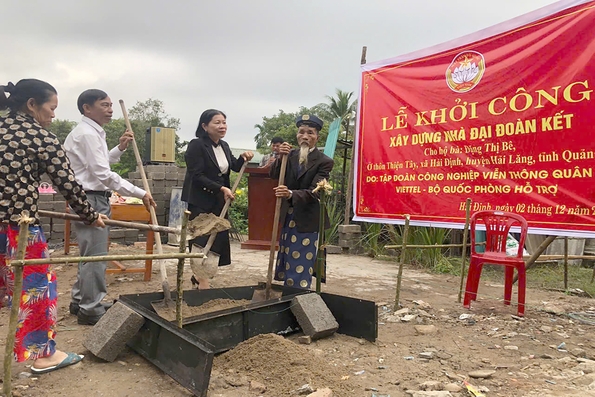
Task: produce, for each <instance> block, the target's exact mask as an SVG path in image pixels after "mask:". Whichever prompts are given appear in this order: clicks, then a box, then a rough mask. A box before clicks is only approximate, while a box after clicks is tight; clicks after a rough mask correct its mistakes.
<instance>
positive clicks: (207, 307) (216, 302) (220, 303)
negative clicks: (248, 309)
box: [159, 299, 250, 321]
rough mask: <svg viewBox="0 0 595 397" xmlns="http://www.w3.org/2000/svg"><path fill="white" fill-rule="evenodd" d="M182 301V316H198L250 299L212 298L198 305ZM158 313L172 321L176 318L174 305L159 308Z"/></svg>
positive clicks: (247, 301) (243, 304)
mask: <svg viewBox="0 0 595 397" xmlns="http://www.w3.org/2000/svg"><path fill="white" fill-rule="evenodd" d="M183 303H184V304H183V307H182V317H183V318H188V317H194V316H200V315H202V314H206V313H212V312H217V311H219V310H225V309H231V308H232V307H243V306H246V305H248V304H250V301H249V300H248V299H240V300H233V299H213V300H210V301H206V302H205V303H203V304H202V305H199V306H189V305H187V304H186V303H185V302H183ZM159 315H160V316H161V317H163V318H165V319H166V320H168V321H173V320H175V319H176V308H175V306H174V307H171V308H169V309H166V308H162V309H161V310H159Z"/></svg>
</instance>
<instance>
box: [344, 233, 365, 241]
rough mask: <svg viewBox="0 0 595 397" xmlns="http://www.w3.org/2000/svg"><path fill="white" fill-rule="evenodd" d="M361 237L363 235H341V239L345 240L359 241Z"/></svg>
mask: <svg viewBox="0 0 595 397" xmlns="http://www.w3.org/2000/svg"><path fill="white" fill-rule="evenodd" d="M361 237H362V235H361V233H339V238H342V239H345V240H359V239H360V238H361Z"/></svg>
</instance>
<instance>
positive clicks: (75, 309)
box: [68, 302, 114, 316]
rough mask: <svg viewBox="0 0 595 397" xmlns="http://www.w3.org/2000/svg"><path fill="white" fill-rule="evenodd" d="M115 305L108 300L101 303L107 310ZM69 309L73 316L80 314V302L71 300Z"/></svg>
mask: <svg viewBox="0 0 595 397" xmlns="http://www.w3.org/2000/svg"><path fill="white" fill-rule="evenodd" d="M113 305H114V302H106V303H102V304H101V306H103V307H105V310H107V309H109V308H110V307H112V306H113ZM68 309H69V311H70V314H72V315H73V316H76V315H77V314H79V304H78V303H76V302H70V306H69V307H68Z"/></svg>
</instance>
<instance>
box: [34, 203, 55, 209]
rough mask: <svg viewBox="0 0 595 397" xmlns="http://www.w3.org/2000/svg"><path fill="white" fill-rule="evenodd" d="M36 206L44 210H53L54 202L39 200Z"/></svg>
mask: <svg viewBox="0 0 595 397" xmlns="http://www.w3.org/2000/svg"><path fill="white" fill-rule="evenodd" d="M37 208H38V209H40V210H44V211H53V210H54V202H53V201H39V202H38V203H37Z"/></svg>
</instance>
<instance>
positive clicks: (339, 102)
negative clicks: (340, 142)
mask: <svg viewBox="0 0 595 397" xmlns="http://www.w3.org/2000/svg"><path fill="white" fill-rule="evenodd" d="M352 96H353V92H347V91H343V90H340V89H339V88H337V90H336V96H335V97H331V96H329V95H327V96H326V98H327V99H328V100H329V105H328V106H329V110H330V112H331V114H332V115H333V116H334V117H339V118H341V125H342V126H343V128H344V129H345V140H347V139H348V138H349V125H350V124H351V119H352V118H353V112H354V110H355V106H356V101H355V100H353V101H352V100H351V97H352Z"/></svg>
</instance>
